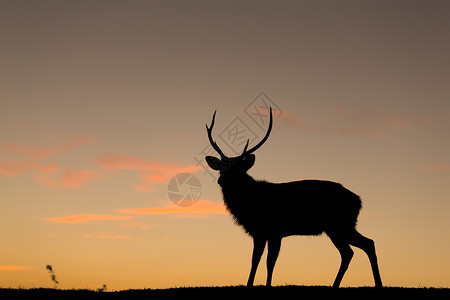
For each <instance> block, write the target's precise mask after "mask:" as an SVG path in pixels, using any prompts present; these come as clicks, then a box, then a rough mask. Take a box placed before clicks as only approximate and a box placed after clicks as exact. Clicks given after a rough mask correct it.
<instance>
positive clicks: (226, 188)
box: [218, 173, 257, 201]
mask: <svg viewBox="0 0 450 300" xmlns="http://www.w3.org/2000/svg"><path fill="white" fill-rule="evenodd" d="M218 183H219V185H220V187H221V188H222V193H223V196H224V200H225V201H232V200H234V199H236V198H241V197H243V196H244V195H245V194H246V192H247V191H250V190H253V189H252V187H253V185H254V184H256V183H257V182H256V180H255V179H253V177H251V176H250V175H248V174H247V173H242V174H237V175H235V176H231V175H230V176H221V177H219V180H218ZM244 197H245V196H244Z"/></svg>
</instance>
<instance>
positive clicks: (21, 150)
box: [0, 137, 95, 160]
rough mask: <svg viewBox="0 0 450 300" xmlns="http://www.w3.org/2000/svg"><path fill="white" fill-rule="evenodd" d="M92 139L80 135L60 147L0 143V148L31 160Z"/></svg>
mask: <svg viewBox="0 0 450 300" xmlns="http://www.w3.org/2000/svg"><path fill="white" fill-rule="evenodd" d="M93 141H95V139H93V138H90V137H81V138H78V139H75V140H73V141H70V142H67V143H64V144H63V145H61V146H60V147H43V146H37V145H30V144H2V145H0V150H1V151H3V152H6V153H11V154H17V155H22V156H25V157H27V158H31V159H33V160H40V159H44V158H46V157H49V156H51V155H55V154H62V153H65V152H68V151H71V150H74V149H76V148H79V147H81V146H83V145H84V144H87V143H90V142H93Z"/></svg>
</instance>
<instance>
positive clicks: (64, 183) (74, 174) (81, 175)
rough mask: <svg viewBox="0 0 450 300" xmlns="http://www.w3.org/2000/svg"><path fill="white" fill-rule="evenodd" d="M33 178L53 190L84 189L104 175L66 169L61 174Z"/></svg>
mask: <svg viewBox="0 0 450 300" xmlns="http://www.w3.org/2000/svg"><path fill="white" fill-rule="evenodd" d="M33 178H34V179H35V180H36V181H37V182H39V183H41V184H43V185H46V186H48V187H51V188H54V189H58V190H59V189H63V188H80V187H86V186H87V183H88V182H90V181H92V180H97V179H102V178H104V174H102V173H100V172H98V171H94V170H77V169H74V168H73V167H66V168H65V169H64V171H63V173H62V174H35V175H34V176H33Z"/></svg>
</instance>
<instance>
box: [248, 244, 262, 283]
mask: <svg viewBox="0 0 450 300" xmlns="http://www.w3.org/2000/svg"><path fill="white" fill-rule="evenodd" d="M265 246H266V240H265V239H261V238H256V237H254V238H253V254H252V268H251V270H250V276H249V277H248V281H247V286H253V282H254V281H255V275H256V269H258V264H259V261H260V260H261V256H262V254H263V252H264V247H265Z"/></svg>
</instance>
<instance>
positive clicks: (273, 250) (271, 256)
mask: <svg viewBox="0 0 450 300" xmlns="http://www.w3.org/2000/svg"><path fill="white" fill-rule="evenodd" d="M267 248H268V253H267V281H266V286H272V274H273V268H274V267H275V263H276V262H277V258H278V253H280V248H281V238H273V239H269V241H268V247H267Z"/></svg>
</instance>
